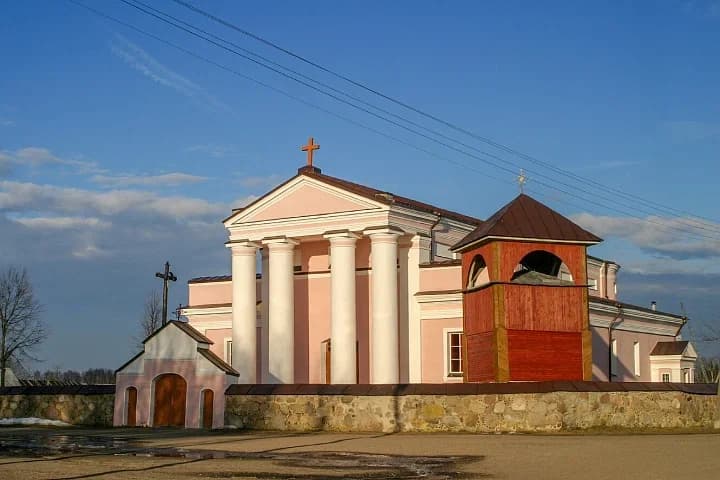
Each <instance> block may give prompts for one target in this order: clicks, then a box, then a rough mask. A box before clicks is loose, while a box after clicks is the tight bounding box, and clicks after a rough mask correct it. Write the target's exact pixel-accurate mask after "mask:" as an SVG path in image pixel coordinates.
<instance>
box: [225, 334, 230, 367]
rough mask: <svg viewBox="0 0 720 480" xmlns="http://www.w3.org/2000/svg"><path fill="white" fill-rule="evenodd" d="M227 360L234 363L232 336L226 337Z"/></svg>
mask: <svg viewBox="0 0 720 480" xmlns="http://www.w3.org/2000/svg"><path fill="white" fill-rule="evenodd" d="M224 353H225V361H226V362H227V363H228V364H230V365H232V338H226V339H225V352H224Z"/></svg>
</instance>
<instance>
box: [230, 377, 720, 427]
mask: <svg viewBox="0 0 720 480" xmlns="http://www.w3.org/2000/svg"><path fill="white" fill-rule="evenodd" d="M574 383H581V384H590V383H592V382H574ZM496 385H498V384H496ZM509 385H513V384H509ZM515 385H516V384H515ZM535 385H538V384H535ZM539 385H542V384H539ZM606 385H607V384H606ZM240 387H241V386H232V387H230V389H229V391H228V395H227V396H226V408H225V412H226V413H225V416H226V418H225V423H226V425H232V426H235V427H240V428H249V429H258V430H295V431H312V430H330V431H341V432H397V431H401V432H477V433H492V432H553V431H560V430H584V429H627V430H634V429H670V428H698V429H709V428H713V427H714V428H718V426H717V425H716V412H717V411H718V407H719V403H718V396H717V395H713V394H706V393H703V392H705V390H702V389H699V388H686V389H685V390H686V391H683V390H682V389H680V388H678V387H675V389H669V390H668V388H669V387H663V388H665V391H627V390H624V389H623V390H624V391H577V390H576V391H545V392H536V393H484V394H483V393H478V394H462V393H460V394H447V393H445V394H432V393H430V394H412V393H411V394H403V393H398V392H395V393H394V394H392V395H382V394H381V393H383V392H382V389H380V390H377V389H376V391H375V392H374V393H371V392H366V394H365V395H362V394H358V393H355V394H352V395H342V394H337V393H334V394H329V395H326V394H314V393H309V390H310V389H306V391H308V393H299V394H298V393H296V394H290V393H281V394H276V393H273V394H267V393H265V394H263V393H260V392H258V393H253V392H252V391H251V390H250V391H246V392H244V393H243V394H234V393H237V392H238V391H240V390H242V388H240ZM386 387H401V386H386ZM426 387H430V386H426ZM510 388H514V387H510ZM541 389H542V388H541ZM707 392H708V393H709V392H710V391H709V390H707ZM385 393H387V392H385Z"/></svg>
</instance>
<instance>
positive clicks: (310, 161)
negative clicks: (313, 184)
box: [300, 137, 320, 167]
mask: <svg viewBox="0 0 720 480" xmlns="http://www.w3.org/2000/svg"><path fill="white" fill-rule="evenodd" d="M300 150H302V151H303V152H307V164H308V167H312V166H313V152H314V151H315V150H320V145H319V144H317V143H315V139H313V137H310V138H309V139H308V144H307V145H304V146H302V147H300Z"/></svg>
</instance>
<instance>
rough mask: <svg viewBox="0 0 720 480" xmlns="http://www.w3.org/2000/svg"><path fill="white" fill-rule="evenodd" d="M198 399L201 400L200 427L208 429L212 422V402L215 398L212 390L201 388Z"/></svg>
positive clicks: (210, 427)
mask: <svg viewBox="0 0 720 480" xmlns="http://www.w3.org/2000/svg"><path fill="white" fill-rule="evenodd" d="M200 399H201V401H202V404H201V412H200V417H201V419H202V428H206V429H208V430H210V429H212V424H213V402H214V400H215V394H214V393H213V391H212V390H203V391H202V394H201V395H200Z"/></svg>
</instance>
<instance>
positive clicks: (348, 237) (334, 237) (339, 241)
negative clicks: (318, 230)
mask: <svg viewBox="0 0 720 480" xmlns="http://www.w3.org/2000/svg"><path fill="white" fill-rule="evenodd" d="M361 237H362V236H361V235H358V234H357V233H353V232H351V231H350V230H332V231H329V232H325V233H324V234H323V238H327V239H328V240H330V245H354V244H355V242H356V241H357V240H358V239H359V238H361Z"/></svg>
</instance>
